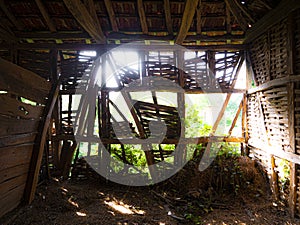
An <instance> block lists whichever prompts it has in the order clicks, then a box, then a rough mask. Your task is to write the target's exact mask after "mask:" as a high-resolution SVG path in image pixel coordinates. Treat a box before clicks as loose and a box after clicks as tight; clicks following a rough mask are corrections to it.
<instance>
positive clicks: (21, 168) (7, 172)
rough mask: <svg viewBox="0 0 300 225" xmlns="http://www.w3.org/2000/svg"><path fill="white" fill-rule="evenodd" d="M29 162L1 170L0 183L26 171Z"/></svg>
mask: <svg viewBox="0 0 300 225" xmlns="http://www.w3.org/2000/svg"><path fill="white" fill-rule="evenodd" d="M28 168H29V163H26V164H21V165H17V166H14V167H10V168H6V169H4V170H1V173H0V183H2V182H4V181H6V180H9V179H12V178H14V177H18V176H21V175H23V174H27V173H28Z"/></svg>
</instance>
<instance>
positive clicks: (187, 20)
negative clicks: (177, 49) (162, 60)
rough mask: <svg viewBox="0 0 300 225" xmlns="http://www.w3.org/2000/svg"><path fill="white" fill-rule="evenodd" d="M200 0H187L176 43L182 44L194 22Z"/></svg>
mask: <svg viewBox="0 0 300 225" xmlns="http://www.w3.org/2000/svg"><path fill="white" fill-rule="evenodd" d="M198 2H199V0H186V2H185V8H184V12H183V16H182V19H181V25H180V29H179V33H178V35H177V38H176V44H179V45H180V44H182V43H183V41H184V39H185V37H186V36H187V33H188V31H189V29H190V27H191V24H192V22H193V18H194V15H195V12H196V9H197V5H198Z"/></svg>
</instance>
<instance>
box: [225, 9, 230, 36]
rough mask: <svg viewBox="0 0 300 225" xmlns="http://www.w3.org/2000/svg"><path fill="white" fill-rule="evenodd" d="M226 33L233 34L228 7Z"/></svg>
mask: <svg viewBox="0 0 300 225" xmlns="http://www.w3.org/2000/svg"><path fill="white" fill-rule="evenodd" d="M226 31H227V34H231V13H230V9H229V7H226Z"/></svg>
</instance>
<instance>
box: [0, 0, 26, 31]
mask: <svg viewBox="0 0 300 225" xmlns="http://www.w3.org/2000/svg"><path fill="white" fill-rule="evenodd" d="M0 8H1V9H2V11H3V12H4V14H5V15H6V16H7V17H8V19H9V20H10V21H11V22H12V24H13V25H14V26H15V27H16V28H17V29H18V30H23V29H24V26H23V24H22V23H21V22H20V20H17V19H16V17H15V16H14V15H13V14H12V13H11V12H10V11H9V10H8V8H7V6H6V4H5V2H4V0H0Z"/></svg>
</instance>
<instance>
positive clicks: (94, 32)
mask: <svg viewBox="0 0 300 225" xmlns="http://www.w3.org/2000/svg"><path fill="white" fill-rule="evenodd" d="M63 1H64V3H65V5H66V6H67V8H68V9H69V11H70V12H71V13H72V15H73V16H74V18H75V19H76V20H77V21H78V23H79V24H80V25H81V26H82V27H83V28H84V29H85V30H86V32H88V33H89V35H90V36H91V37H92V38H93V39H95V41H96V42H97V43H100V44H104V43H105V42H106V37H105V36H104V33H103V31H102V28H101V26H100V25H99V21H98V22H97V21H94V19H93V17H92V16H91V15H90V12H89V11H88V10H87V8H86V7H85V6H84V4H83V3H82V2H81V1H80V0H63Z"/></svg>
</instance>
